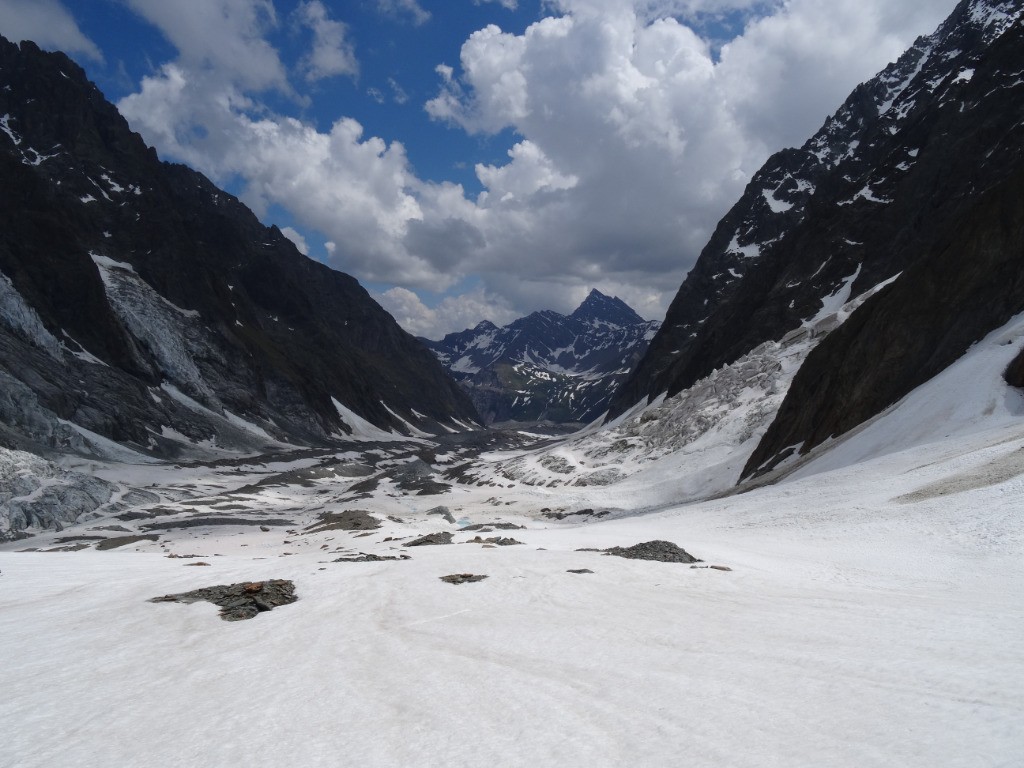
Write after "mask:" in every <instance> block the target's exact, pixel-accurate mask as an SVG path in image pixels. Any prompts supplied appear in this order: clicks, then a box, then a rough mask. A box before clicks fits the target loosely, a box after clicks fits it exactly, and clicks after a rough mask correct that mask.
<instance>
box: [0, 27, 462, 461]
mask: <svg viewBox="0 0 1024 768" xmlns="http://www.w3.org/2000/svg"><path fill="white" fill-rule="evenodd" d="M0 122H2V125H0V129H2V130H0V172H2V173H3V178H4V181H5V183H4V184H3V185H0V377H2V383H3V386H2V387H0V390H2V393H3V394H0V444H2V445H8V446H12V447H19V448H24V449H28V450H35V451H37V452H41V451H78V452H88V450H89V448H88V445H86V443H87V439H84V438H83V437H82V435H81V433H80V432H78V431H77V430H76V429H74V428H73V427H71V426H69V423H70V424H71V425H77V426H79V427H84V428H86V429H88V430H91V431H92V432H95V433H97V434H99V435H102V436H104V437H107V438H110V439H112V440H115V441H117V442H120V443H125V444H129V445H131V446H132V447H133V448H135V449H137V450H144V451H147V452H150V453H154V454H159V455H174V454H175V453H176V452H178V451H180V450H181V446H182V445H183V444H184V445H187V444H188V443H189V442H200V441H204V440H210V439H213V440H215V441H216V442H217V443H218V445H220V446H221V447H228V448H239V449H246V450H248V449H253V448H259V447H262V446H263V445H265V444H267V443H269V442H270V441H271V440H272V439H276V440H281V441H286V442H291V443H299V444H316V445H321V444H328V443H329V442H330V440H331V438H332V436H337V435H344V434H346V433H348V432H350V431H351V427H352V425H351V424H348V423H346V422H345V417H344V416H343V415H342V414H341V413H339V411H338V410H337V409H336V407H335V405H334V403H333V402H332V398H333V399H334V400H337V401H338V402H340V403H341V404H343V405H344V406H345V407H346V408H347V409H349V410H351V411H352V412H354V413H356V414H358V415H359V416H361V417H362V418H364V419H366V420H367V421H369V422H371V423H373V424H374V425H377V426H379V427H382V428H384V429H387V430H396V431H400V432H402V431H405V432H408V430H409V427H408V426H407V425H406V424H405V423H403V422H408V423H409V424H412V425H414V426H416V427H417V428H421V429H425V430H433V431H441V425H442V424H444V425H452V426H454V422H453V419H458V420H460V421H463V422H466V423H469V422H472V421H474V420H475V419H476V418H477V417H476V413H475V410H474V409H473V406H472V404H471V403H470V402H469V399H468V398H467V397H466V396H465V394H464V393H463V392H462V391H461V390H459V389H458V387H457V386H456V385H455V384H454V383H453V382H452V381H451V379H450V378H449V377H448V376H447V374H446V373H445V371H444V369H443V367H441V366H440V365H438V364H437V361H436V359H435V358H434V357H433V355H431V354H430V352H429V351H427V350H426V349H425V348H424V347H423V346H422V345H421V344H420V343H419V342H417V341H416V340H415V339H414V338H412V337H411V336H410V335H408V334H407V333H405V332H404V331H403V330H402V329H401V328H399V326H398V325H397V324H396V323H395V322H394V320H393V319H392V318H391V317H390V315H388V314H387V313H386V312H385V311H384V310H383V309H381V308H380V307H379V306H378V305H377V304H376V303H375V302H374V301H373V300H372V299H371V298H370V296H369V294H367V293H366V291H365V290H364V289H363V288H362V287H361V286H359V284H358V283H357V282H356V281H355V280H354V279H353V278H351V277H349V276H348V275H344V274H342V273H340V272H336V271H334V270H331V269H329V268H328V267H326V266H324V265H323V264H320V263H318V262H315V261H312V260H310V259H308V258H306V257H304V256H302V255H301V254H299V253H298V251H297V250H296V249H295V247H294V246H293V245H292V243H291V242H290V241H289V240H288V239H287V238H285V237H284V236H283V235H282V234H281V232H280V231H279V230H278V229H277V228H276V227H270V228H267V227H264V226H263V225H262V224H261V223H260V222H259V221H258V220H257V219H256V217H255V216H254V215H253V214H252V212H251V211H249V210H248V209H247V208H246V207H245V206H244V205H242V204H241V203H240V202H239V201H238V200H237V199H236V198H234V197H233V196H231V195H229V194H226V193H224V192H223V191H221V190H219V189H217V188H216V187H215V186H214V185H213V184H211V183H210V182H209V181H208V180H207V179H206V178H205V177H203V176H202V175H200V174H198V173H195V172H194V171H191V170H190V169H188V168H185V167H183V166H179V165H171V164H167V163H161V162H160V161H159V160H158V158H157V156H156V153H155V152H154V151H153V150H152V149H149V148H147V147H146V146H145V144H144V143H143V142H142V140H141V138H140V137H139V136H138V135H137V134H134V133H132V131H131V130H130V129H129V127H128V125H127V123H126V122H125V121H124V119H123V118H122V117H121V116H120V115H119V114H118V112H117V110H116V109H115V108H114V107H113V106H112V105H110V104H109V103H107V102H106V101H105V100H104V98H103V96H102V94H100V92H99V91H98V90H97V89H96V87H95V86H93V85H92V84H91V83H89V82H88V81H87V80H86V78H85V76H84V73H83V72H82V70H81V69H80V68H79V67H78V66H77V65H76V64H74V63H73V62H72V61H71V60H70V59H68V58H67V57H66V56H64V55H63V54H59V53H43V52H41V51H40V50H39V49H38V48H37V47H36V46H34V45H33V44H31V43H24V44H22V45H21V46H18V45H14V44H11V43H9V42H7V41H6V40H2V39H0ZM414 411H415V413H414ZM237 417H241V418H237ZM350 421H351V419H350Z"/></svg>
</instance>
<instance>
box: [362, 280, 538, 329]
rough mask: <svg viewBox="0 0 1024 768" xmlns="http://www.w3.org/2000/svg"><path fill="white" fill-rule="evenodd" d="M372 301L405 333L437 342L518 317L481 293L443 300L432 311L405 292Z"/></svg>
mask: <svg viewBox="0 0 1024 768" xmlns="http://www.w3.org/2000/svg"><path fill="white" fill-rule="evenodd" d="M374 298H376V299H377V301H378V302H379V303H380V305H381V306H382V307H384V309H386V310H387V311H388V312H389V313H390V314H391V316H392V317H394V318H395V320H397V321H398V324H399V325H401V326H402V327H403V328H405V329H406V330H407V331H409V333H411V334H413V335H414V336H423V337H425V338H428V339H440V338H441V337H442V336H444V335H445V334H446V333H450V332H451V331H453V330H460V331H461V330H463V329H464V328H472V327H474V326H476V325H477V324H478V323H479V322H480V321H481V320H490V321H491V322H492V323H494V324H495V325H506V324H507V323H510V322H512V321H513V320H515V319H516V318H517V317H519V313H518V312H517V311H516V310H515V309H513V308H512V307H511V306H510V305H509V304H508V303H507V302H505V301H504V300H503V299H501V298H500V297H496V296H491V295H488V294H487V293H486V292H485V291H483V290H482V289H476V290H473V291H471V292H468V293H464V294H462V295H460V296H456V297H448V298H445V299H444V300H443V301H441V302H440V304H438V305H437V306H436V307H428V306H427V305H426V304H424V303H423V301H421V300H420V297H419V296H417V295H416V294H415V293H413V292H412V291H410V290H407V289H406V288H391V289H389V290H387V291H384V292H383V293H381V294H379V295H377V296H375V297H374Z"/></svg>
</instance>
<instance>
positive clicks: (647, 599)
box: [0, 318, 1024, 768]
mask: <svg viewBox="0 0 1024 768" xmlns="http://www.w3.org/2000/svg"><path fill="white" fill-rule="evenodd" d="M1022 322H1024V321H1022V320H1021V319H1020V318H1016V319H1015V320H1014V321H1013V322H1012V323H1011V324H1009V325H1007V326H1006V327H1005V328H1003V329H1001V331H1000V332H999V333H996V334H993V335H991V336H990V337H988V338H986V339H985V340H984V341H983V342H982V343H980V344H979V345H977V346H976V347H975V348H974V349H972V350H971V351H970V352H969V353H968V354H967V355H966V356H965V357H964V358H963V359H962V360H961V361H960V362H958V363H957V364H956V365H955V366H952V367H950V368H949V370H948V371H947V372H946V373H945V374H943V375H941V376H939V377H936V378H935V379H934V380H933V381H932V382H931V383H929V384H928V385H926V386H925V387H922V388H921V389H920V390H918V391H917V392H915V393H914V394H913V395H911V396H910V397H909V398H907V400H905V401H904V402H903V403H901V404H900V405H898V406H897V407H895V408H893V409H891V410H890V411H889V412H887V413H886V414H883V415H882V416H880V417H879V418H878V419H877V420H876V421H875V422H874V424H873V425H872V426H871V427H869V428H867V429H865V430H863V431H861V432H860V433H859V435H857V436H853V437H850V438H849V439H848V440H847V441H846V442H844V443H842V444H837V445H832V446H823V447H822V448H821V449H820V450H821V453H820V454H819V455H818V456H817V457H816V458H814V459H813V460H812V461H811V462H810V463H808V464H806V465H805V466H804V467H802V468H800V469H798V470H797V471H796V472H794V473H793V474H791V475H789V476H788V477H786V478H784V479H783V480H782V481H780V482H779V483H777V484H776V485H773V486H768V487H762V488H757V489H753V490H751V491H749V492H748V493H744V494H740V495H730V496H726V497H723V498H719V499H717V500H709V501H704V502H700V503H697V504H689V505H680V504H678V503H668V504H665V502H664V495H663V493H662V490H663V489H657V488H654V487H652V486H651V485H649V484H647V485H645V486H641V485H639V484H637V485H634V486H633V487H632V492H631V496H632V498H631V503H632V507H631V509H632V511H637V510H639V509H641V508H644V507H653V506H660V509H658V510H657V511H649V512H648V514H645V515H630V516H628V517H620V518H618V519H607V518H605V519H602V520H597V521H594V520H593V518H591V521H590V522H588V523H586V524H581V523H580V522H576V521H579V520H580V519H581V518H578V517H574V516H571V517H567V518H565V519H564V520H556V519H553V518H551V517H545V516H544V515H543V514H538V513H537V511H536V508H535V505H536V504H538V503H539V502H540V500H541V499H546V500H547V503H548V504H549V505H550V506H552V507H564V506H565V505H567V504H569V505H579V504H581V503H585V502H590V503H592V504H594V506H595V507H597V508H598V509H600V506H599V502H600V500H601V499H602V498H603V494H607V493H608V491H609V489H610V487H601V488H597V487H576V486H560V487H557V488H555V487H536V486H525V485H516V484H513V487H512V488H508V487H502V488H501V489H500V490H496V489H495V487H494V486H481V487H478V486H475V485H471V486H465V487H455V488H453V489H452V491H451V492H450V493H449V494H448V495H442V496H441V497H438V496H429V497H423V496H419V495H417V494H415V493H412V492H409V493H400V492H399V491H398V489H397V487H395V486H389V487H388V490H387V495H386V496H381V497H379V498H362V499H359V500H358V501H357V502H352V501H345V499H346V498H348V497H351V496H352V493H351V492H346V488H349V487H350V486H352V485H356V484H359V483H361V482H364V481H363V480H361V479H360V478H358V477H355V476H354V475H350V476H349V477H346V476H345V473H344V470H343V468H344V467H345V461H346V460H345V459H344V458H343V457H339V458H341V462H340V463H339V464H336V465H332V466H333V467H334V471H333V472H330V473H327V472H325V471H323V470H324V469H326V467H316V466H312V467H311V466H310V462H309V461H308V460H301V461H293V462H288V461H286V462H284V463H278V464H277V465H276V466H271V465H267V466H265V467H262V468H260V471H263V472H268V473H269V474H267V476H266V482H256V483H250V484H249V485H247V486H245V487H239V486H238V485H237V484H238V483H240V482H245V478H244V477H243V476H242V475H243V474H244V473H245V472H246V471H247V470H246V468H244V467H236V468H235V469H233V470H232V469H230V468H227V467H221V468H218V469H216V471H204V470H202V469H200V468H188V469H178V470H172V469H170V468H161V467H150V468H148V469H142V468H136V469H131V468H124V467H122V468H118V467H111V468H108V469H106V470H103V471H101V472H100V474H103V475H108V473H113V474H120V475H121V476H122V477H123V476H125V474H131V473H134V476H135V478H136V480H137V481H144V482H146V483H147V484H148V483H151V482H155V483H156V486H155V487H154V489H155V490H156V491H157V492H159V493H161V494H164V493H165V492H167V491H168V490H172V486H173V490H174V491H175V492H176V493H179V494H186V493H191V494H194V495H193V496H192V497H191V500H183V503H182V505H181V506H182V507H186V506H188V505H191V506H192V508H193V510H195V509H196V508H197V507H199V506H203V507H204V510H205V509H209V510H210V512H206V513H205V514H206V515H207V516H212V514H213V513H214V512H215V511H216V514H218V515H221V516H229V515H230V513H229V512H227V511H226V510H227V508H230V507H231V506H233V505H240V504H243V505H246V506H249V507H251V511H247V512H244V513H242V514H244V515H245V516H246V517H253V516H254V515H255V516H256V517H257V518H258V517H259V515H258V514H256V513H257V511H262V512H263V515H264V516H263V519H264V520H265V522H266V524H265V526H264V527H265V528H267V530H266V531H263V530H261V529H259V528H257V527H256V526H255V525H253V526H249V527H246V526H244V525H241V524H239V525H234V526H231V525H222V526H220V527H217V526H216V525H208V526H206V527H202V526H199V527H178V528H170V527H167V528H165V529H162V528H161V527H160V525H159V524H158V523H159V520H160V518H157V520H156V523H157V524H154V523H150V524H149V525H150V526H151V527H150V529H149V531H150V533H149V535H150V536H151V537H152V538H153V539H158V540H143V541H136V542H134V543H130V544H126V545H125V546H123V547H119V548H117V549H113V550H109V551H95V550H92V549H89V548H88V547H89V543H88V542H87V541H81V540H79V541H71V542H68V543H65V544H64V545H63V548H67V547H69V546H71V545H80V546H84V547H86V548H87V549H82V550H80V551H77V552H43V551H39V552H27V553H18V552H13V551H11V549H12V548H14V547H15V546H17V547H21V548H24V546H25V542H20V543H19V544H17V545H7V546H6V547H0V586H2V589H0V650H2V652H3V656H4V659H5V664H4V665H2V666H0V686H2V689H3V690H4V692H5V695H4V696H3V697H0V717H2V718H3V721H4V722H6V723H8V724H9V725H10V728H9V731H8V735H7V737H6V738H5V739H3V740H2V741H0V764H4V765H18V766H19V767H21V766H24V768H41V767H42V766H49V765H53V764H56V763H60V764H74V765H79V766H83V768H89V767H90V766H108V765H146V766H154V768H161V767H162V766H171V765H180V764H181V763H182V762H186V763H190V764H191V763H195V762H206V763H210V764H217V765H223V766H235V765H246V766H251V767H257V768H258V767H259V766H275V767H276V766H279V765H282V764H289V765H290V764H301V765H316V764H321V763H324V762H331V763H332V764H341V765H361V766H391V765H436V764H439V763H443V764H444V765H446V766H479V765H508V766H554V765H558V766H581V767H582V766H636V765H643V766H648V765H649V766H656V765H671V764H674V763H676V762H677V761H678V760H679V759H680V754H681V750H682V751H684V752H685V756H686V762H687V763H688V764H690V765H694V766H700V767H701V768H704V767H705V766H707V767H708V768H710V766H719V765H730V766H743V767H745V766H749V767H750V768H755V767H759V766H764V765H787V766H790V765H822V764H827V765H829V766H835V767H836V768H854V767H856V768H865V767H868V768H875V767H877V768H889V767H890V766H892V765H907V766H933V765H941V766H944V767H949V768H1005V767H1006V766H1011V765H1014V764H1015V762H1016V761H1017V758H1018V757H1019V755H1020V754H1022V751H1024V734H1022V732H1021V730H1020V728H1019V727H1018V725H1019V723H1020V721H1021V718H1022V717H1024V709H1022V705H1021V696H1020V692H1021V690H1024V651H1022V647H1021V644H1020V642H1019V640H1020V627H1021V626H1022V624H1024V590H1022V586H1021V585H1022V584H1024V565H1022V564H1024V526H1022V524H1021V518H1020V515H1019V503H1020V499H1021V498H1022V488H1021V478H1022V477H1024V463H1022V462H1021V461H1020V458H1019V457H1020V456H1021V455H1022V451H1024V426H1022V423H1021V421H1020V420H1019V419H1017V418H1015V416H1016V414H1018V413H1019V412H1020V409H1021V405H1022V403H1021V397H1020V395H1019V394H1018V393H1016V392H1013V391H1011V390H1010V389H1009V388H1007V387H1006V385H1005V384H1002V383H1000V382H1001V381H1002V380H1001V370H1002V367H1003V366H1004V365H1005V362H1006V360H1007V359H1008V358H1009V357H1010V356H1011V355H1013V354H1015V353H1016V352H1018V351H1019V348H1020V346H1021V343H1022V339H1021V333H1022V331H1024V325H1022ZM1007 341H1009V342H1010V343H1009V344H1007V343H1006V342H1007ZM967 382H970V383H971V387H969V388H967V389H964V388H963V387H964V385H965V383H967ZM953 406H955V408H953V409H952V410H951V408H952V407H953ZM944 417H949V418H946V419H945V421H943V418H944ZM925 425H930V426H925ZM939 425H943V426H941V427H940V426H939ZM915 430H916V431H915ZM858 439H859V440H860V441H861V442H860V444H859V446H858V445H857V441H858ZM844 451H845V452H846V453H845V455H841V454H843V452H844ZM862 451H867V454H863V453H862ZM879 454H883V455H879ZM830 455H831V456H833V457H835V459H836V460H835V461H834V463H833V464H832V465H826V463H825V462H826V461H827V460H828V457H829V456H830ZM653 464H656V462H654V463H653ZM303 467H306V469H302V468H303ZM252 469H253V468H249V470H248V471H252ZM353 469H354V468H353ZM313 470H317V472H316V473H314V472H313ZM669 474H670V473H667V472H666V476H665V480H666V482H669ZM161 476H162V479H161ZM287 477H291V478H292V479H291V482H290V483H289V482H288V481H287V479H286V478H287ZM506 485H507V484H506ZM588 494H589V496H588ZM325 500H326V504H325ZM439 500H441V501H445V502H446V503H447V504H448V505H449V509H450V510H451V513H452V515H453V516H454V517H457V518H459V519H458V521H457V522H456V523H455V524H450V523H446V522H445V521H444V520H443V519H442V518H441V517H439V516H436V515H431V514H430V511H431V506H432V505H434V504H436V503H437V502H438V501H439ZM353 504H358V505H359V506H360V507H365V508H368V509H370V510H371V513H372V514H373V515H374V516H376V517H377V518H378V520H379V521H380V524H381V525H380V527H379V528H377V529H373V530H370V531H366V530H351V531H348V530H341V529H336V528H335V529H324V530H316V526H311V525H310V524H311V523H315V522H316V521H317V520H318V519H320V518H319V517H318V516H319V515H321V514H323V513H324V512H325V511H336V510H341V509H344V508H346V507H351V506H352V505H353ZM219 510H224V511H219ZM531 510H532V511H531ZM164 511H166V510H164ZM236 514H237V513H236ZM389 515H390V517H389ZM271 517H287V523H288V525H281V523H280V521H277V520H272V519H271ZM173 519H179V518H177V517H175V518H173ZM180 519H182V520H184V519H187V517H186V518H180ZM496 522H507V523H513V524H518V525H524V526H525V528H522V529H517V530H512V531H507V532H506V531H500V533H501V534H502V535H506V534H507V535H509V536H511V537H514V538H515V539H516V540H517V541H521V542H523V544H519V545H512V546H499V547H493V546H491V547H485V546H482V545H481V544H480V543H479V542H477V543H473V540H474V538H475V537H477V536H480V535H483V536H490V535H491V534H489V533H483V534H481V533H480V532H479V531H476V530H464V529H465V527H466V526H467V525H468V524H470V523H477V524H488V523H492V524H493V523H496ZM91 525H92V526H93V527H95V526H96V525H97V523H95V522H94V523H91ZM123 525H126V526H128V525H133V523H123ZM79 530H81V529H79ZM285 530H287V533H285V532H284V531H285ZM438 531H448V532H451V533H453V534H454V541H455V543H453V544H452V545H449V546H424V547H409V546H406V545H407V544H408V543H409V541H410V540H411V539H412V538H413V537H416V536H419V535H420V534H423V533H429V532H438ZM66 533H72V534H73V533H75V532H73V531H68V532H66ZM87 533H88V532H87ZM102 535H104V534H103V532H102V531H94V532H92V536H93V537H94V538H93V541H95V538H98V537H100V536H102ZM653 539H663V540H670V541H674V542H676V543H678V544H680V545H683V546H685V547H686V549H687V550H688V551H690V552H692V553H693V554H695V555H696V556H697V557H699V558H701V559H702V560H703V561H704V562H703V563H698V564H697V565H698V567H697V568H692V569H691V568H689V567H687V566H685V565H679V564H671V563H661V562H648V561H634V560H624V559H620V558H616V557H608V556H602V555H601V554H600V553H599V552H595V551H583V550H588V549H589V550H593V549H594V548H607V547H611V546H616V545H619V546H628V545H631V544H634V543H636V542H639V541H649V540H653ZM40 548H41V549H54V548H61V546H43V547H40ZM359 552H364V553H371V554H376V555H379V556H382V557H383V556H395V557H397V556H399V555H401V554H404V555H407V556H408V557H409V558H411V559H408V560H396V561H390V562H386V561H384V562H382V561H378V562H362V563H358V562H336V560H337V558H338V557H339V556H346V555H348V556H353V555H355V554H356V553H359ZM169 555H174V557H169ZM197 563H207V564H208V565H207V566H206V567H201V568H196V567H188V566H190V565H194V564H197ZM707 565H715V566H721V567H725V568H729V569H731V570H729V571H722V570H718V569H711V568H704V567H700V566H707ZM579 571H582V572H579ZM458 573H471V574H479V575H485V576H487V578H486V579H484V580H482V581H480V582H478V583H470V584H461V585H454V586H453V585H451V584H446V583H444V582H443V581H441V580H440V579H439V577H440V576H444V575H448V574H458ZM274 578H286V579H291V580H293V582H294V583H295V587H296V593H297V595H298V597H299V599H298V601H297V602H296V603H294V604H292V605H286V606H281V607H278V608H275V609H274V610H273V611H271V612H267V613H261V614H259V615H258V616H257V617H256V618H254V619H253V620H251V621H244V622H236V623H233V624H225V623H224V622H222V621H221V620H220V619H219V618H217V610H216V608H215V607H214V606H212V605H209V604H207V603H197V604H193V605H176V604H166V603H163V604H153V603H150V602H147V600H149V599H150V598H153V597H157V596H160V595H164V594H167V593H177V592H183V591H187V590H192V589H195V588H197V587H203V586H207V585H213V584H231V583H239V582H260V581H266V580H269V579H274ZM112 649H116V652H114V651H112ZM67 702H74V706H68V705H67ZM96 713H101V714H100V715H99V716H97V714H96ZM552 713H556V715H553V714H552Z"/></svg>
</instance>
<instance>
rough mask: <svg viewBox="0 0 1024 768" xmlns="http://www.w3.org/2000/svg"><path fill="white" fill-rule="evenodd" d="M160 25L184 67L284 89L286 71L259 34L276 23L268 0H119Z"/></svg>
mask: <svg viewBox="0 0 1024 768" xmlns="http://www.w3.org/2000/svg"><path fill="white" fill-rule="evenodd" d="M125 1H126V2H127V4H128V6H129V7H130V8H132V10H134V11H135V12H136V13H138V14H139V15H140V16H142V17H143V18H144V19H146V20H147V21H149V22H150V23H151V24H153V25H155V26H156V27H158V28H159V29H160V31H161V32H163V34H164V35H165V36H166V37H167V39H168V40H169V41H170V42H171V43H172V44H173V45H174V46H175V47H176V48H177V49H178V51H179V52H180V54H181V57H180V59H179V64H180V65H181V67H182V68H184V69H190V70H195V71H197V72H203V73H205V74H206V75H207V77H209V78H211V79H215V80H221V81H229V82H232V83H235V84H237V85H238V86H239V87H240V88H243V89H247V90H252V91H257V92H258V91H263V90H267V89H277V90H281V91H283V92H290V91H291V87H290V85H289V84H288V76H287V73H286V71H285V67H284V65H283V64H282V63H281V59H280V57H279V56H278V53H277V51H276V50H275V49H274V47H273V46H272V45H271V44H270V43H269V42H268V41H267V40H266V39H265V35H266V34H267V32H268V31H270V30H271V29H273V28H274V27H276V26H277V15H276V13H275V11H274V4H273V2H272V1H271V0H125Z"/></svg>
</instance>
